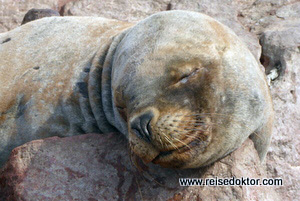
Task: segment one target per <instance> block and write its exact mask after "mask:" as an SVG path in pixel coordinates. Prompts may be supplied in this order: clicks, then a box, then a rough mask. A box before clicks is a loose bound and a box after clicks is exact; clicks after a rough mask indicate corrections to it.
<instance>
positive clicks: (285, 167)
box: [260, 8, 300, 200]
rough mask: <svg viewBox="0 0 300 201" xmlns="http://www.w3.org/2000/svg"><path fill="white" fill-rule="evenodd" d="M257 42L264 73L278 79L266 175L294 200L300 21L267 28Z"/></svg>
mask: <svg viewBox="0 0 300 201" xmlns="http://www.w3.org/2000/svg"><path fill="white" fill-rule="evenodd" d="M282 9H285V8H282ZM260 41H261V44H262V47H263V60H264V62H263V63H264V65H265V67H266V69H267V72H268V71H275V72H277V74H278V76H279V77H277V79H275V80H274V81H273V82H272V83H271V93H272V97H273V103H274V109H275V113H276V118H275V126H274V134H273V140H272V144H271V148H270V151H269V153H268V158H267V159H268V160H267V167H268V175H269V176H270V177H274V176H280V177H282V178H283V179H284V188H280V187H275V188H277V191H278V192H280V193H281V194H282V195H284V196H285V197H286V198H287V200H297V199H298V198H299V197H300V182H299V181H300V18H299V19H289V20H285V21H280V22H277V23H274V24H272V25H270V26H269V27H267V29H265V30H264V31H263V34H262V36H261V39H260Z"/></svg>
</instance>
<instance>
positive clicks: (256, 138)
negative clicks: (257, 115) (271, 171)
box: [250, 115, 273, 162]
mask: <svg viewBox="0 0 300 201" xmlns="http://www.w3.org/2000/svg"><path fill="white" fill-rule="evenodd" d="M272 127H273V116H272V115H271V116H270V117H269V120H268V121H267V122H266V123H265V124H264V125H263V126H262V127H260V128H259V129H257V130H256V131H255V132H254V133H252V134H251V135H250V139H251V140H252V141H253V143H254V147H255V149H256V150H257V153H258V156H259V158H260V161H261V162H263V161H264V159H265V157H266V154H267V151H268V148H269V145H270V142H271V135H272Z"/></svg>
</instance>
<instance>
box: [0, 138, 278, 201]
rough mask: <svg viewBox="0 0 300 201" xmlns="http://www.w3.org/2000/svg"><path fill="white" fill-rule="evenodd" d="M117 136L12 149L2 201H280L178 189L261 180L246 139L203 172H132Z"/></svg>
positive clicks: (246, 189) (257, 190)
mask: <svg viewBox="0 0 300 201" xmlns="http://www.w3.org/2000/svg"><path fill="white" fill-rule="evenodd" d="M128 152H129V150H128V145H127V142H126V140H125V139H123V137H122V136H121V135H120V134H118V133H112V134H105V135H101V134H86V135H81V136H75V137H67V138H58V137H52V138H48V139H44V140H36V141H32V142H29V143H26V144H25V145H23V146H20V147H18V148H16V149H14V150H13V152H12V154H11V157H10V159H9V161H8V163H7V164H6V166H5V167H4V168H3V169H2V171H1V173H0V187H1V188H2V192H1V195H2V196H3V197H2V199H4V200H24V201H27V200H32V198H34V200H36V201H38V200H43V201H45V200H91V201H92V200H280V197H279V196H278V195H277V194H276V192H274V190H273V188H272V187H265V186H253V187H251V186H222V187H213V186H204V187H198V186H195V187H180V185H179V178H215V177H219V178H226V177H228V178H231V177H236V178H241V177H251V178H263V177H266V173H265V171H264V168H263V167H262V166H261V165H260V163H259V162H258V161H259V159H258V155H257V153H256V151H255V149H254V146H253V143H252V141H251V140H247V141H246V142H245V143H244V144H243V146H242V147H241V148H239V149H238V150H237V151H235V152H234V153H232V154H230V155H229V156H227V157H225V158H224V159H222V160H221V161H219V162H216V163H215V164H214V165H212V166H210V167H207V168H205V169H194V170H171V169H164V168H161V167H159V166H157V165H154V164H148V166H145V165H143V164H142V163H140V162H137V164H139V166H137V167H139V168H137V167H135V166H134V165H133V163H132V161H131V159H130V154H129V153H128Z"/></svg>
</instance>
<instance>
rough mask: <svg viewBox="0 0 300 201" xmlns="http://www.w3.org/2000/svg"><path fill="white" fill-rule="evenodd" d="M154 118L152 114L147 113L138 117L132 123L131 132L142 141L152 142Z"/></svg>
mask: <svg viewBox="0 0 300 201" xmlns="http://www.w3.org/2000/svg"><path fill="white" fill-rule="evenodd" d="M152 118H153V113H152V112H147V113H145V114H142V115H140V116H138V117H136V118H135V119H134V120H133V121H132V122H131V123H130V126H131V130H132V131H133V132H134V133H135V134H136V135H137V136H138V137H140V138H141V139H143V140H145V141H147V142H150V141H151V126H150V122H151V119H152Z"/></svg>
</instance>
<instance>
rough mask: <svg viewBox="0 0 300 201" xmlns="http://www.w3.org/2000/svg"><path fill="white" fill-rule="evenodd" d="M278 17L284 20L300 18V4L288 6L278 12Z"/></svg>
mask: <svg viewBox="0 0 300 201" xmlns="http://www.w3.org/2000/svg"><path fill="white" fill-rule="evenodd" d="M276 16H277V17H279V18H283V19H291V18H294V19H297V18H298V19H299V18H300V2H295V3H293V4H288V5H286V6H283V7H281V8H279V9H278V10H277V11H276Z"/></svg>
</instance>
